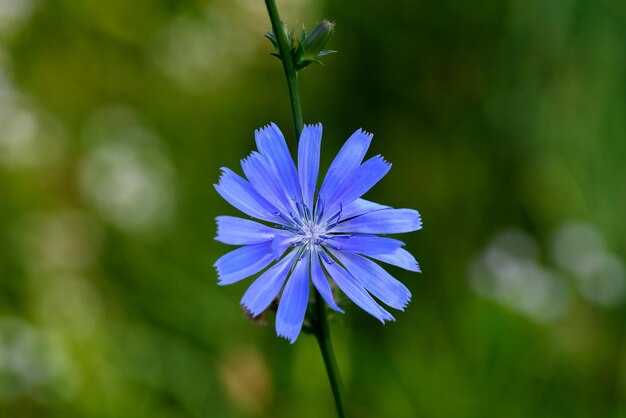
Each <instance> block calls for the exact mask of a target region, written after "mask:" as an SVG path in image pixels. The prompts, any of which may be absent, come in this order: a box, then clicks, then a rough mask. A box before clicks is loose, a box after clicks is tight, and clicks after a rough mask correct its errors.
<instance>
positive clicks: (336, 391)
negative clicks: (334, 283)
mask: <svg viewBox="0 0 626 418" xmlns="http://www.w3.org/2000/svg"><path fill="white" fill-rule="evenodd" d="M315 313H316V315H315V318H316V321H315V322H316V324H315V336H316V337H317V342H318V344H319V346H320V350H321V351H322V357H324V364H325V365H326V374H328V380H329V381H330V388H331V389H332V391H333V397H334V398H335V406H336V407H337V415H339V418H344V417H345V416H346V415H345V413H344V412H343V386H342V384H341V376H340V375H339V367H338V366H337V360H336V359H335V351H334V350H333V343H332V341H331V340H330V329H329V328H328V320H327V318H326V305H325V303H324V300H323V299H322V296H321V295H320V293H319V292H318V291H317V290H315Z"/></svg>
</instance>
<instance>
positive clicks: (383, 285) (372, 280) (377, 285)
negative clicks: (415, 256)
mask: <svg viewBox="0 0 626 418" xmlns="http://www.w3.org/2000/svg"><path fill="white" fill-rule="evenodd" d="M331 253H332V255H334V256H335V257H336V258H337V259H338V260H339V261H340V262H341V264H343V265H344V267H345V268H346V270H348V271H349V272H350V274H352V276H353V277H354V278H355V279H356V280H357V281H358V282H359V283H361V284H362V285H363V287H365V289H367V291H368V292H370V293H371V294H372V295H374V296H376V297H377V298H378V299H380V301H381V302H383V303H385V304H387V305H389V306H391V307H392V308H395V309H400V310H404V308H405V307H406V305H407V304H408V303H409V301H410V300H411V292H410V291H409V289H407V288H406V286H405V285H403V284H402V283H401V282H400V281H398V280H396V279H395V278H394V277H392V276H391V275H390V274H389V273H387V272H386V271H385V269H383V268H382V267H381V266H379V265H378V264H376V263H374V262H373V261H372V260H368V259H367V258H365V257H362V256H360V255H358V254H353V253H348V252H343V251H333V250H331Z"/></svg>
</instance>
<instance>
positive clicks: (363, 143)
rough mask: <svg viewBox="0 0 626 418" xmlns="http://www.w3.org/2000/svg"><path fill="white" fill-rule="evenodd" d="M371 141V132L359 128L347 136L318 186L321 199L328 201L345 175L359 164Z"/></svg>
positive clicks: (342, 181) (343, 180)
mask: <svg viewBox="0 0 626 418" xmlns="http://www.w3.org/2000/svg"><path fill="white" fill-rule="evenodd" d="M371 142H372V134H369V133H367V132H365V131H363V130H361V129H359V130H358V131H356V132H355V133H353V134H352V135H351V136H350V138H348V140H347V141H346V143H345V144H344V145H343V147H341V149H340V150H339V153H338V154H337V156H336V157H335V159H334V160H333V162H332V164H331V165H330V167H329V168H328V172H327V173H326V177H325V178H324V181H323V183H322V187H321V188H320V198H321V199H322V201H324V202H328V201H329V198H330V196H332V195H333V194H334V193H335V192H336V191H337V189H338V188H339V187H340V186H341V185H342V184H343V183H344V182H345V179H346V177H348V175H349V174H350V173H351V172H352V171H353V170H354V169H356V168H357V167H358V166H359V164H361V161H363V157H365V153H367V149H368V148H369V146H370V143H371Z"/></svg>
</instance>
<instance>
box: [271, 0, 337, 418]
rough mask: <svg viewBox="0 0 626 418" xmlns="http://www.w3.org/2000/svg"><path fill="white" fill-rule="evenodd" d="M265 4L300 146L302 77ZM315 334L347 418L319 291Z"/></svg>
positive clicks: (273, 6) (274, 9) (277, 22)
mask: <svg viewBox="0 0 626 418" xmlns="http://www.w3.org/2000/svg"><path fill="white" fill-rule="evenodd" d="M265 5H266V6H267V11H268V13H269V15H270V20H271V22H272V30H273V32H274V36H275V37H276V40H277V41H278V49H279V52H280V56H281V61H282V63H283V69H284V70H285V77H286V78H287V87H288V88H289V99H290V101H291V111H292V114H293V125H294V128H295V132H296V143H297V141H298V139H299V138H300V134H301V133H302V129H303V127H304V122H303V119H302V107H301V106H300V93H299V91H298V74H297V73H296V68H295V66H294V63H293V61H292V58H291V52H290V47H289V40H288V39H287V34H286V33H285V31H284V30H283V26H282V21H281V20H280V15H279V14H278V8H277V7H276V1H275V0H265ZM314 332H315V336H316V338H317V342H318V344H319V346H320V350H321V352H322V357H323V358H324V365H325V366H326V373H327V374H328V380H329V381H330V387H331V389H332V391H333V397H334V398H335V406H336V407H337V415H338V416H339V418H345V416H346V415H345V413H344V409H343V387H342V384H341V376H340V375H339V367H338V366H337V360H336V359H335V352H334V351H333V344H332V342H331V340H330V329H329V327H328V320H327V318H326V305H325V302H324V300H323V299H322V296H321V295H320V294H319V292H318V291H317V290H315V324H314Z"/></svg>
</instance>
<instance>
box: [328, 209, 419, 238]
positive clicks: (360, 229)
mask: <svg viewBox="0 0 626 418" xmlns="http://www.w3.org/2000/svg"><path fill="white" fill-rule="evenodd" d="M421 228H422V220H421V219H420V214H419V212H418V211H416V210H413V209H382V210H378V211H375V212H370V213H366V214H365V215H361V216H357V217H356V218H352V219H348V220H347V221H343V222H339V223H338V224H337V225H336V226H335V227H334V228H333V229H332V232H352V233H359V234H400V233H403V232H411V231H417V230H418V229H421Z"/></svg>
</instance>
